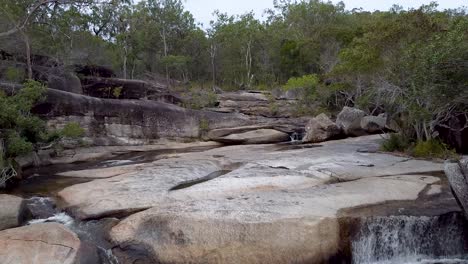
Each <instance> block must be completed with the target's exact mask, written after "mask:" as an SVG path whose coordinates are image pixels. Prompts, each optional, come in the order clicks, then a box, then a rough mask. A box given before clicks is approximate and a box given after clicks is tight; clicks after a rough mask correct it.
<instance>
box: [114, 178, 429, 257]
mask: <svg viewBox="0 0 468 264" xmlns="http://www.w3.org/2000/svg"><path fill="white" fill-rule="evenodd" d="M406 177H413V176H406ZM414 178H416V177H414ZM259 180H260V181H261V179H259ZM214 181H217V180H214ZM241 181H242V180H241ZM230 184H232V182H229V181H225V182H224V183H223V182H221V183H219V185H220V186H224V188H223V189H222V190H224V191H223V192H222V193H221V192H219V193H214V194H212V193H210V192H209V191H210V190H211V188H208V189H205V188H203V187H201V186H200V187H199V188H198V190H197V191H191V192H189V194H187V195H188V196H185V195H182V196H181V197H180V198H179V199H178V197H177V195H174V196H171V198H172V199H167V200H166V201H164V203H161V204H159V205H157V206H155V207H154V209H151V210H148V211H145V212H142V213H139V214H136V215H133V216H131V217H129V218H128V219H125V220H124V221H122V222H121V223H120V224H118V225H117V226H116V227H114V228H113V229H112V232H111V238H112V240H113V241H114V242H115V243H117V244H121V245H126V246H129V245H145V246H146V247H149V250H150V252H151V253H152V254H153V258H154V261H155V262H161V263H187V262H190V263H327V262H329V261H330V260H331V259H332V258H333V257H334V256H335V255H337V254H338V251H339V244H340V241H341V237H340V228H339V223H338V219H337V218H336V214H337V212H338V211H339V210H340V209H341V208H349V207H354V206H359V205H363V204H376V203H383V202H385V201H395V200H412V199H416V198H417V197H418V194H419V192H421V191H422V190H423V189H424V188H425V187H426V186H427V184H426V183H425V182H423V181H417V180H416V179H415V181H402V180H395V179H385V178H371V179H363V180H359V181H354V182H347V183H340V184H332V185H326V186H324V187H321V186H315V187H309V188H305V189H302V188H299V189H296V190H286V189H282V188H278V189H276V190H275V189H274V188H266V189H263V190H262V189H260V188H259V189H257V192H251V191H248V192H243V190H242V189H240V190H239V189H235V188H230V187H229V186H230ZM264 184H268V182H266V183H264ZM236 186H237V185H236ZM226 190H227V191H226ZM173 199H174V200H173ZM148 230H151V232H147V231H148Z"/></svg>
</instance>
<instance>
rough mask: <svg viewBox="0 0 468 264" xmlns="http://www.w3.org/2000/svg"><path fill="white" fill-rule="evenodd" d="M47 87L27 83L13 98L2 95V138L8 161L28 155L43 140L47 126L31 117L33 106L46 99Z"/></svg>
mask: <svg viewBox="0 0 468 264" xmlns="http://www.w3.org/2000/svg"><path fill="white" fill-rule="evenodd" d="M45 89H46V88H45V87H44V86H42V85H41V84H40V83H38V82H34V81H27V82H26V83H25V84H24V87H23V89H21V90H20V91H18V92H17V93H16V94H14V95H12V96H7V95H5V94H3V93H0V127H1V129H0V138H1V139H4V141H5V148H6V157H4V158H6V159H9V158H11V157H15V156H17V155H22V154H26V153H28V152H30V151H32V149H33V144H34V143H36V142H39V141H41V140H42V139H43V133H44V131H45V124H44V122H43V121H42V120H40V119H39V118H38V117H36V116H33V115H31V112H30V111H31V108H32V107H33V105H34V104H35V103H36V102H38V101H40V100H42V99H43V98H44V96H43V94H44V92H45Z"/></svg>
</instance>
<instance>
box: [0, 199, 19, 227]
mask: <svg viewBox="0 0 468 264" xmlns="http://www.w3.org/2000/svg"><path fill="white" fill-rule="evenodd" d="M24 213H25V204H24V200H23V198H20V197H16V196H12V195H7V194H0V230H4V229H8V228H13V227H17V226H19V225H20V224H21V222H22V220H23V216H24Z"/></svg>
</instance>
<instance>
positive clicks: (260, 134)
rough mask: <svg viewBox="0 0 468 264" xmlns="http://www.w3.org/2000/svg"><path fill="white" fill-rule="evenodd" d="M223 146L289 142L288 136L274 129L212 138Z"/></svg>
mask: <svg viewBox="0 0 468 264" xmlns="http://www.w3.org/2000/svg"><path fill="white" fill-rule="evenodd" d="M212 140H215V141H219V142H222V143H225V144H269V143H279V142H285V141H289V140H290V138H289V135H288V134H286V133H284V132H281V131H278V130H274V129H257V130H252V131H248V132H244V133H238V134H230V135H228V136H224V137H220V138H212Z"/></svg>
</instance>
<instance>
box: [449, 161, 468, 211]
mask: <svg viewBox="0 0 468 264" xmlns="http://www.w3.org/2000/svg"><path fill="white" fill-rule="evenodd" d="M445 175H447V178H448V180H449V182H450V186H451V187H452V190H453V193H454V195H455V197H456V198H457V201H458V202H459V204H460V206H461V208H462V209H463V211H464V212H465V216H466V218H467V219H468V158H466V159H463V160H461V161H459V162H452V161H447V162H446V163H445Z"/></svg>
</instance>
